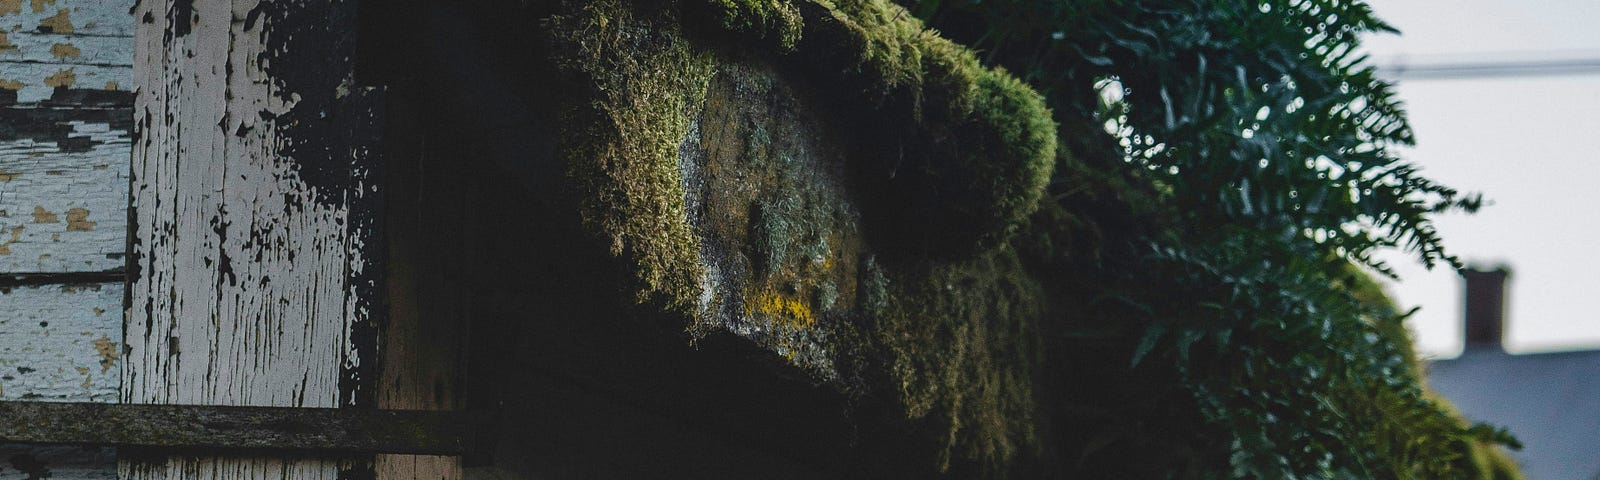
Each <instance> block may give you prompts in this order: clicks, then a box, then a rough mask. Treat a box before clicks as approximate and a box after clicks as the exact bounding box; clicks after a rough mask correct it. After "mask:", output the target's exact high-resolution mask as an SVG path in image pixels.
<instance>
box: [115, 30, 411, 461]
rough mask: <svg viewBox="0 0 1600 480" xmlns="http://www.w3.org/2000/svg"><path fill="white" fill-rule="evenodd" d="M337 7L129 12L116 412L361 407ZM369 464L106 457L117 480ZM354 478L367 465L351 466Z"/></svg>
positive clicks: (356, 205) (360, 292)
mask: <svg viewBox="0 0 1600 480" xmlns="http://www.w3.org/2000/svg"><path fill="white" fill-rule="evenodd" d="M354 8H355V5H354V2H336V1H313V2H294V1H265V0H234V1H231V2H230V1H228V0H194V1H192V2H191V1H177V0H173V1H154V0H149V1H144V2H141V3H140V4H139V5H138V7H136V10H135V17H137V18H139V19H141V21H140V23H139V24H138V26H137V32H136V39H137V40H136V42H137V46H136V50H135V58H136V61H135V65H136V68H135V74H134V83H135V85H137V87H138V91H139V95H138V97H137V100H136V105H135V119H136V120H135V122H136V123H135V131H136V132H139V138H140V142H138V143H136V144H135V145H134V149H133V166H132V176H133V181H132V191H131V197H132V207H133V210H132V212H131V216H132V217H133V218H134V219H135V225H136V228H135V234H134V236H133V242H132V248H131V254H132V255H133V258H132V262H131V266H132V268H133V270H134V272H132V273H133V275H132V277H131V287H130V288H131V290H130V296H129V298H130V307H129V317H128V321H127V324H128V333H127V338H129V339H130V345H129V349H128V355H127V357H128V360H127V362H128V367H127V369H126V370H125V373H124V375H123V381H122V398H123V400H124V401H126V402H128V403H140V404H173V403H177V404H196V405H250V406H280V407H340V406H349V405H356V404H364V405H371V404H372V403H373V399H371V398H370V395H371V392H370V391H369V390H368V389H366V388H364V387H363V385H366V384H368V383H369V382H371V381H373V380H374V379H373V378H372V376H373V375H371V373H370V369H371V368H372V365H373V364H374V363H375V358H374V357H373V356H372V355H373V352H372V350H373V349H374V346H375V343H376V340H375V338H374V336H375V334H374V333H373V332H372V331H371V328H372V327H371V325H372V323H371V322H372V316H373V315H375V314H376V313H377V310H376V309H375V307H374V306H373V302H374V301H375V299H376V294H377V292H378V290H377V289H378V288H380V286H379V285H378V284H377V281H376V278H377V273H378V272H379V271H380V270H381V267H380V265H379V264H378V260H379V258H380V255H379V254H377V253H375V252H380V251H381V250H378V249H379V247H380V246H379V245H377V243H378V242H376V239H377V238H379V237H377V236H376V234H377V230H376V228H375V227H376V226H375V225H374V222H375V217H374V216H373V212H375V211H377V205H376V201H377V200H378V199H377V196H376V195H377V193H376V185H375V183H374V182H375V179H376V174H377V172H376V170H375V168H374V165H373V163H372V161H371V160H370V159H369V155H368V152H370V151H371V150H372V147H373V144H374V142H375V138H374V137H375V127H374V125H373V121H372V119H373V118H374V117H375V116H376V115H377V111H376V109H375V107H373V105H374V104H376V101H375V97H374V96H373V95H372V94H371V92H368V91H367V90H364V89H361V88H356V87H354V86H353V85H352V82H351V80H350V75H351V65H350V60H351V56H352V52H351V47H352V46H353V42H351V41H349V40H350V39H349V37H350V36H352V35H353V34H354V31H355V29H354V24H353V23H354V22H353V18H352V17H353V11H354ZM368 462H370V458H368V459H366V460H361V459H351V460H349V461H336V460H330V459H324V458H306V459H284V458H278V459H272V458H242V457H212V456H199V457H195V456H184V457H165V458H160V457H153V458H148V459H139V460H130V459H123V461H122V462H121V465H120V467H119V470H120V471H121V473H122V475H123V476H124V478H129V479H161V478H221V479H234V478H283V477H284V476H285V475H284V473H283V472H285V471H291V472H292V473H291V474H290V475H289V476H290V477H292V478H310V479H315V478H327V479H333V478H337V477H339V476H340V475H341V471H345V470H349V469H350V468H357V467H358V466H360V465H364V464H367V463H368ZM359 468H370V465H367V466H365V467H359Z"/></svg>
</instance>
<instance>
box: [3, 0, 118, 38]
mask: <svg viewBox="0 0 1600 480" xmlns="http://www.w3.org/2000/svg"><path fill="white" fill-rule="evenodd" d="M6 3H7V2H5V1H3V0H0V5H5V4H6ZM34 3H38V4H39V8H38V9H35V8H34V5H33V4H34ZM133 3H134V2H132V1H131V0H43V1H39V2H35V1H34V0H21V1H20V2H18V7H19V8H17V10H16V11H11V12H6V11H0V31H6V32H37V31H39V25H40V24H41V23H44V21H45V19H48V18H51V17H54V16H56V15H59V14H60V11H61V10H66V11H67V15H68V18H71V19H72V27H73V28H72V33H71V34H59V33H57V34H55V35H59V36H62V37H70V36H116V37H132V36H133V17H132V16H130V15H128V9H129V8H130V7H132V6H133Z"/></svg>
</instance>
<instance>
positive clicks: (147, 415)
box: [0, 402, 484, 455]
mask: <svg viewBox="0 0 1600 480" xmlns="http://www.w3.org/2000/svg"><path fill="white" fill-rule="evenodd" d="M0 418H5V419H26V421H6V422H0V442H17V443H39V444H60V445H112V446H118V447H156V448H160V449H164V450H173V449H177V450H184V451H193V452H200V453H205V452H213V453H215V452H216V451H225V450H272V451H278V452H311V453H324V454H329V453H410V454H440V455H444V454H455V455H459V454H461V453H464V452H467V451H468V450H470V449H472V448H474V447H475V445H476V440H475V439H474V432H476V431H478V430H480V429H481V423H482V422H481V421H479V420H478V419H481V418H484V417H482V416H479V415H471V414H468V413H464V412H449V411H422V410H376V409H361V408H350V409H341V408H291V407H228V406H204V405H128V404H106V403H35V402H0Z"/></svg>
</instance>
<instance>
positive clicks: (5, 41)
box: [0, 31, 17, 52]
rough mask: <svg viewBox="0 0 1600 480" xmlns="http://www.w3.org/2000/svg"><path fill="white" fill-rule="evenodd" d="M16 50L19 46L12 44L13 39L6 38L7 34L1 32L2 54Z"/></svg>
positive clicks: (0, 47) (0, 45)
mask: <svg viewBox="0 0 1600 480" xmlns="http://www.w3.org/2000/svg"><path fill="white" fill-rule="evenodd" d="M16 49H17V44H15V43H11V38H10V37H7V36H6V32H4V31H0V52H4V51H6V50H16Z"/></svg>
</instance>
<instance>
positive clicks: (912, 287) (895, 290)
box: [861, 248, 1042, 477]
mask: <svg viewBox="0 0 1600 480" xmlns="http://www.w3.org/2000/svg"><path fill="white" fill-rule="evenodd" d="M863 273H864V274H865V275H867V276H868V278H863V280H862V284H863V286H864V287H865V288H866V290H867V293H866V294H864V295H862V297H861V300H862V302H863V307H864V308H863V310H866V311H868V312H869V313H870V314H871V315H872V316H873V317H874V320H875V325H874V327H875V328H874V334H875V335H876V342H877V344H878V345H879V346H880V347H879V348H882V349H883V350H884V351H885V352H887V353H888V355H889V358H888V360H887V361H888V363H889V365H888V366H887V368H888V373H889V375H888V376H889V379H890V381H891V382H892V383H893V384H894V386H895V388H897V389H898V392H896V393H898V394H899V395H898V397H899V398H900V399H901V401H902V402H903V407H904V408H905V411H906V414H907V415H908V416H910V417H911V418H916V419H922V420H924V421H926V422H927V425H928V426H929V427H930V428H931V429H932V430H933V432H934V433H935V434H937V435H940V436H942V437H943V438H942V440H943V441H942V445H943V450H942V451H941V452H940V453H941V455H940V460H941V465H940V468H941V470H945V471H947V472H950V473H956V474H959V475H963V476H966V475H981V476H984V477H995V476H1003V473H1004V472H1005V471H1006V470H1007V469H1008V468H1009V467H1010V466H1012V465H1013V461H1014V460H1016V459H1017V457H1018V456H1019V454H1023V455H1028V454H1031V453H1032V449H1033V448H1037V442H1036V431H1035V424H1036V421H1035V413H1036V408H1037V407H1036V405H1035V402H1034V392H1033V386H1034V379H1033V375H1034V371H1033V369H1034V366H1035V365H1037V364H1038V363H1039V361H1040V357H1039V352H1040V347H1039V344H1038V342H1039V337H1038V335H1037V334H1036V332H1035V325H1036V323H1037V321H1038V317H1039V315H1040V313H1041V309H1042V307H1041V303H1040V301H1039V298H1038V296H1039V291H1040V290H1039V286H1038V285H1037V283H1036V282H1035V281H1034V280H1033V279H1032V278H1031V277H1029V276H1028V275H1027V274H1026V273H1025V271H1024V270H1023V268H1022V264H1021V262H1020V261H1019V259H1018V256H1017V254H1016V252H1015V251H1013V250H1011V249H1009V248H1002V249H997V250H994V251H992V252H989V253H986V254H983V255H980V256H978V257H976V258H973V259H970V260H967V261H963V262H955V263H940V264H937V265H928V266H927V268H926V269H915V271H911V272H902V273H899V274H895V273H890V274H889V278H887V279H886V278H885V277H884V274H883V272H881V271H879V270H878V269H877V268H876V267H875V266H874V265H872V264H869V265H867V266H866V268H864V269H863ZM884 296H886V297H887V299H886V300H887V301H885V299H884V298H881V297H884Z"/></svg>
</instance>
